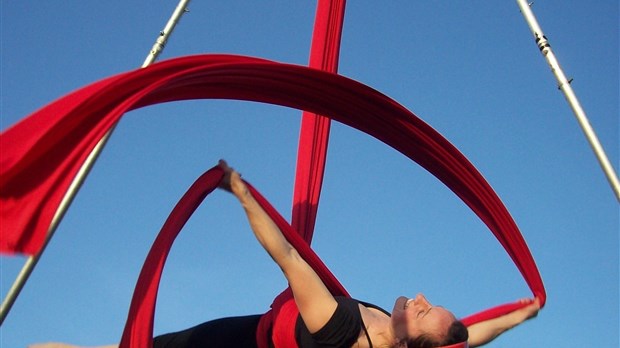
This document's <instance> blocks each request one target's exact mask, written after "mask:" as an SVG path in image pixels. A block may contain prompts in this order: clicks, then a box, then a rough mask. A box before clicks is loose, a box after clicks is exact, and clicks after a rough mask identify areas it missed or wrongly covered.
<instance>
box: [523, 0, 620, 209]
mask: <svg viewBox="0 0 620 348" xmlns="http://www.w3.org/2000/svg"><path fill="white" fill-rule="evenodd" d="M517 4H518V5H519V8H520V9H521V13H522V14H523V17H525V20H526V22H527V24H528V25H529V27H530V30H531V31H532V34H533V35H534V38H535V39H536V45H537V46H538V48H539V49H540V52H541V53H542V55H543V56H544V57H545V59H546V60H547V63H548V64H549V67H550V68H551V71H552V72H553V75H555V78H556V80H557V82H558V87H559V89H560V90H561V91H562V92H563V93H564V97H565V98H566V101H568V104H569V105H570V107H571V109H572V110H573V113H574V114H575V117H576V118H577V121H578V122H579V125H580V126H581V129H582V130H583V132H584V134H585V136H586V138H587V139H588V141H589V143H590V146H591V147H592V150H593V151H594V154H595V155H596V158H597V159H598V161H599V164H600V166H601V168H602V169H603V172H604V173H605V175H606V177H607V181H609V185H610V186H611V188H612V190H613V191H614V193H615V195H616V199H617V200H618V201H619V202H620V182H619V181H618V176H617V174H616V172H615V170H614V168H613V166H612V165H611V163H610V162H609V159H608V158H607V155H606V154H605V150H604V149H603V146H602V145H601V143H600V142H599V140H598V137H597V136H596V133H595V132H594V129H593V128H592V126H591V125H590V122H589V121H588V117H587V116H586V113H585V111H584V110H583V108H582V107H581V104H580V103H579V100H578V99H577V96H576V95H575V93H574V92H573V88H572V87H571V85H570V81H569V80H568V79H567V78H566V76H565V75H564V72H563V71H562V68H561V67H560V64H559V63H558V60H557V59H556V57H555V54H554V53H553V51H552V50H551V46H550V45H549V41H548V40H547V37H546V36H545V34H544V33H543V31H542V29H541V28H540V25H539V24H538V21H537V20H536V17H535V16H534V13H533V12H532V9H531V7H530V4H529V3H528V2H527V1H526V0H517Z"/></svg>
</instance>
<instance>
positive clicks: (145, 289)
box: [120, 166, 349, 348]
mask: <svg viewBox="0 0 620 348" xmlns="http://www.w3.org/2000/svg"><path fill="white" fill-rule="evenodd" d="M223 174H224V172H223V170H222V169H221V168H220V167H218V166H216V167H213V168H211V169H210V170H208V171H207V172H206V173H204V174H203V175H201V176H200V177H199V178H198V179H197V180H196V181H195V182H194V184H192V186H191V187H190V188H189V189H188V191H187V192H186V193H185V195H183V197H182V198H181V200H180V201H179V202H178V203H177V205H176V206H175V207H174V209H173V210H172V213H171V214H170V216H169V217H168V219H166V222H165V223H164V225H163V227H162V229H161V231H160V232H159V234H158V235H157V238H156V239H155V242H154V243H153V245H152V246H151V250H150V251H149V254H148V256H147V258H146V260H145V262H144V265H143V267H142V270H141V272H140V276H139V277H138V282H137V284H136V288H135V290H134V294H133V298H132V301H131V305H130V308H129V314H128V317H127V322H126V324H125V330H124V331H123V336H122V338H121V343H120V347H121V348H125V347H132V348H147V347H152V345H153V322H154V314H155V305H156V302H157V290H158V288H159V283H160V280H161V275H162V272H163V269H164V265H165V262H166V258H167V257H168V254H169V253H170V250H171V248H172V244H173V243H174V240H175V239H176V237H177V236H178V235H179V233H180V232H181V229H182V228H183V226H184V225H185V223H186V222H187V221H188V220H189V218H190V217H191V216H192V214H193V213H194V211H195V210H196V208H198V206H199V205H200V203H202V201H203V200H204V199H205V198H206V197H207V195H208V194H209V193H211V192H212V191H213V190H214V189H216V188H217V187H218V185H219V183H220V181H221V179H222V177H223ZM246 184H247V185H248V188H249V190H250V192H251V193H252V196H254V198H255V199H256V201H257V202H258V203H259V204H260V205H261V206H262V207H263V209H264V210H265V212H266V213H267V214H268V215H269V216H270V217H271V219H272V220H273V221H274V222H275V223H276V225H278V228H280V230H281V231H282V233H283V234H284V236H285V237H286V239H287V240H288V241H289V242H290V243H291V244H292V245H293V246H294V247H295V248H296V249H297V250H298V251H299V254H300V255H301V256H302V257H303V258H304V260H306V262H308V264H309V265H310V266H311V267H312V268H313V269H314V270H316V272H317V273H318V274H319V276H320V277H321V280H323V282H324V283H325V285H326V286H327V288H328V289H329V290H330V292H332V293H333V294H334V295H338V296H349V295H348V293H347V291H346V290H345V289H344V287H343V286H342V285H341V284H340V283H339V282H338V280H337V279H336V277H335V276H334V275H333V274H332V273H331V271H330V270H329V269H328V268H327V266H325V264H324V263H323V262H322V261H321V259H320V258H319V257H318V256H317V255H316V254H315V253H314V252H313V251H312V249H310V247H309V245H308V244H307V243H306V242H305V241H304V240H303V239H302V238H301V237H300V236H299V234H298V233H297V232H296V231H295V230H294V229H293V228H292V227H291V226H290V225H289V224H288V222H286V220H285V219H284V218H283V217H282V216H281V215H280V214H279V213H278V212H277V211H276V210H275V209H274V208H273V206H272V205H271V204H270V203H269V202H268V201H267V200H266V199H265V198H264V197H263V196H262V195H261V194H260V193H259V192H258V191H257V190H256V189H255V188H254V187H252V186H251V185H250V184H249V183H246ZM279 299H281V300H276V301H275V302H274V309H273V318H274V320H273V325H274V326H273V332H274V336H273V338H274V340H275V341H274V342H276V341H277V342H278V343H279V344H280V345H277V347H293V345H291V342H293V343H294V340H295V336H294V334H293V335H291V334H290V333H292V332H294V325H295V320H288V319H289V318H295V319H296V318H297V314H296V313H298V312H297V308H296V306H295V302H294V301H292V294H291V293H290V291H288V290H287V291H285V292H284V293H283V294H282V296H280V297H279ZM278 301H281V302H278ZM270 316H271V314H270ZM278 319H279V320H278ZM269 324H270V325H269V326H263V327H262V330H260V331H259V333H258V334H257V337H258V338H259V339H263V340H265V341H264V342H267V341H266V340H267V339H268V338H267V336H266V332H267V331H268V330H267V329H268V328H269V327H270V326H271V321H270V322H269ZM291 325H292V326H291ZM291 339H292V341H291Z"/></svg>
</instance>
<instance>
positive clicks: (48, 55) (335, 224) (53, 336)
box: [0, 0, 620, 348]
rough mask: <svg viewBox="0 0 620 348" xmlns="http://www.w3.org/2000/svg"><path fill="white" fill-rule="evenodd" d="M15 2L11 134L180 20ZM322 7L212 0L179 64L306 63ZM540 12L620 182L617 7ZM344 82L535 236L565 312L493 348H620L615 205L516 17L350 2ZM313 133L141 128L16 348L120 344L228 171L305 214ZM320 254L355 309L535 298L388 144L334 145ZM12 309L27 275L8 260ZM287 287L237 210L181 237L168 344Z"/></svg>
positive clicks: (232, 120)
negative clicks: (165, 240) (402, 120)
mask: <svg viewBox="0 0 620 348" xmlns="http://www.w3.org/2000/svg"><path fill="white" fill-rule="evenodd" d="M176 3H177V2H176V1H175V0H167V1H163V0H157V1H118V0H114V1H76V0H65V1H2V2H1V3H0V4H1V5H0V6H1V18H0V19H1V29H2V34H1V35H2V36H1V48H0V51H1V53H0V54H1V56H0V57H1V70H0V74H1V81H0V83H1V85H0V86H1V104H0V115H1V127H2V129H6V128H7V127H9V126H10V125H12V124H14V123H15V122H17V121H18V120H20V119H22V118H24V117H26V116H27V115H28V114H30V113H31V112H33V111H35V110H36V109H38V108H40V107H42V106H43V105H45V104H47V103H49V102H51V101H53V100H55V99H56V98H58V97H60V96H62V95H64V94H66V93H68V92H70V91H72V90H74V89H76V88H79V87H81V86H84V85H86V84H88V83H91V82H94V81H96V80H99V79H101V78H104V77H106V76H110V75H113V74H116V73H119V72H123V71H127V70H130V69H134V68H136V67H138V66H140V65H141V64H142V62H143V60H144V58H145V56H146V54H147V52H148V51H149V49H150V48H151V46H152V44H153V42H154V40H155V38H156V36H157V34H158V32H159V31H160V30H161V29H162V28H163V27H164V24H165V22H166V21H167V20H168V18H169V16H170V13H171V12H172V10H173V9H174V7H175V6H176ZM314 11H315V4H314V2H313V1H284V0H280V1H237V0H234V1H200V0H194V1H193V2H192V3H191V5H190V12H189V13H188V14H187V15H185V17H183V19H182V21H181V23H180V25H179V26H178V28H177V29H176V31H175V32H174V34H173V36H172V38H171V40H170V42H169V44H168V46H167V47H166V49H165V51H164V53H163V55H162V57H161V59H167V58H171V57H177V56H183V55H190V54H198V53H235V54H243V55H250V56H257V57H262V58H267V59H272V60H276V61H281V62H289V63H297V64H304V65H305V64H306V63H307V57H308V52H309V44H310V39H311V32H312V25H313V19H314ZM534 12H535V14H536V15H537V17H538V19H539V21H540V24H541V26H542V28H543V30H544V32H545V34H547V37H548V38H549V40H550V42H551V45H552V47H553V49H554V51H555V53H556V55H557V56H558V58H559V60H560V63H561V64H562V66H563V68H564V69H565V72H566V74H567V75H568V76H570V77H572V78H574V82H573V84H572V86H573V88H574V89H575V91H576V93H577V95H578V97H579V98H580V100H581V102H582V104H583V106H584V108H585V110H586V112H587V113H588V115H589V117H590V121H591V123H592V125H593V127H594V128H595V129H596V131H597V133H598V135H599V137H600V140H601V142H602V144H603V146H604V147H605V149H606V151H607V152H608V155H609V157H610V158H611V160H612V162H613V163H614V166H615V168H616V169H617V168H618V158H619V150H620V147H619V143H618V132H619V125H618V119H619V114H620V113H619V110H618V107H619V106H618V104H619V103H618V96H619V87H618V81H619V73H618V64H619V57H618V52H619V50H618V42H619V38H618V35H619V28H618V22H619V19H618V2H617V1H611V0H596V1H574V0H570V1H566V0H563V1H560V0H553V1H551V0H547V1H536V2H535V4H534ZM340 73H341V74H342V75H345V76H347V77H350V78H353V79H355V80H358V81H361V82H363V83H365V84H367V85H369V86H371V87H373V88H375V89H378V90H379V91H382V92H383V93H385V94H387V95H389V96H391V97H392V98H394V99H395V100H397V101H398V102H400V103H401V104H403V105H405V106H406V107H407V108H409V109H410V110H411V111H413V112H414V113H416V114H417V115H418V116H420V117H421V118H422V119H424V120H425V121H426V122H428V123H429V124H430V125H431V126H433V127H434V128H435V129H437V130H438V131H439V132H440V133H442V134H443V135H444V136H445V137H446V138H447V139H449V140H450V141H451V142H452V143H453V144H454V145H456V146H457V147H458V148H459V149H460V150H461V151H462V152H463V153H464V154H465V155H466V156H467V157H468V158H469V159H470V160H471V161H472V162H473V163H474V164H475V165H476V166H477V168H478V169H479V170H480V171H481V172H482V174H483V175H484V176H485V177H486V178H487V180H488V181H489V182H490V183H491V185H492V186H493V187H494V189H495V190H496V191H497V193H498V194H499V196H500V197H501V199H502V200H503V201H504V203H505V204H506V206H507V207H508V209H509V210H510V212H511V213H512V215H513V217H514V218H515V220H516V222H517V224H518V225H519V226H520V228H521V230H522V232H523V234H524V236H525V238H526V240H527V241H528V244H529V246H530V248H531V250H532V252H533V254H534V257H535V259H536V261H537V263H538V266H539V268H540V271H541V273H542V276H543V279H544V281H545V285H546V289H547V292H548V305H547V307H546V308H545V309H544V310H543V311H542V312H541V313H540V315H539V317H538V318H537V319H535V320H533V321H530V322H528V323H526V324H525V325H523V326H521V327H519V328H518V329H515V330H513V331H511V332H509V333H507V334H506V335H504V336H503V337H501V338H500V339H499V340H497V341H496V342H495V343H493V344H491V345H490V347H522V346H523V347H594V346H600V347H617V346H618V327H619V319H618V312H619V302H618V283H619V279H618V266H619V259H618V249H619V242H618V234H619V232H618V231H619V212H618V202H617V201H616V199H615V198H614V196H613V193H612V191H611V189H610V188H609V185H608V184H607V181H606V180H605V177H604V175H603V174H602V171H601V170H600V168H599V166H598V163H597V162H596V160H595V157H594V155H593V153H592V151H591V150H590V148H589V146H588V144H587V142H586V140H585V137H584V136H583V134H582V132H581V130H580V128H579V126H578V125H577V122H576V121H575V119H574V117H573V115H572V112H571V111H570V109H569V107H568V105H567V104H566V102H565V100H564V98H563V96H562V94H561V93H560V92H559V91H558V89H557V88H556V83H555V80H554V79H553V77H552V74H551V72H550V71H549V69H548V67H547V65H546V63H545V61H544V59H543V58H542V56H541V55H540V53H539V51H538V49H537V47H536V45H535V44H534V41H533V39H532V37H531V34H530V32H529V29H528V27H527V25H526V23H525V21H524V19H523V18H522V16H521V14H520V13H519V9H518V7H517V4H516V2H514V1H501V2H500V1H458V2H457V1H450V2H448V1H443V2H419V1H404V0H403V1H350V2H349V4H348V7H347V12H346V19H345V26H344V33H343V39H342V54H341V59H340ZM299 120H300V112H299V111H297V110H292V109H287V108H282V107H275V106H270V105H263V104H256V103H247V102H238V101H191V102H179V103H171V104H167V105H159V106H155V107H149V108H145V109H141V110H138V111H134V112H131V113H129V114H127V115H126V116H125V118H124V119H123V120H122V121H121V123H120V125H119V126H118V128H117V130H116V132H115V133H114V135H113V137H112V139H111V141H110V143H109V145H108V146H107V147H106V148H105V151H104V152H103V154H102V156H101V158H100V160H99V161H98V162H97V164H96V166H95V168H94V170H93V172H92V174H91V175H90V176H89V177H88V180H87V181H86V183H85V185H84V187H83V189H82V190H81V191H80V193H79V195H78V197H77V198H76V200H75V202H74V204H73V205H72V207H71V209H70V210H69V212H68V214H67V216H66V217H65V219H64V220H63V222H62V224H61V226H60V228H59V229H58V232H57V235H56V237H55V238H54V240H53V241H52V243H51V244H50V246H49V248H48V250H47V251H46V252H45V254H44V257H43V258H42V260H41V262H40V264H39V266H38V267H37V268H36V270H35V272H34V274H33V275H32V277H31V280H30V281H29V282H28V284H27V285H26V287H25V289H24V291H23V293H22V295H21V296H20V298H19V299H18V300H17V302H16V304H15V306H14V308H13V310H12V312H11V313H10V315H9V317H8V318H7V320H6V321H5V323H4V325H3V326H2V328H1V329H0V330H1V331H0V346H2V347H3V348H4V347H6V348H12V347H24V346H26V345H27V344H28V343H33V342H41V341H51V340H53V341H65V342H71V343H76V344H81V345H96V344H104V343H114V342H117V341H118V339H119V337H120V334H121V331H122V328H123V325H124V322H125V318H126V315H127V309H128V306H129V301H130V298H131V294H132V291H133V288H134V285H135V281H136V279H137V275H138V272H139V270H140V267H141V265H142V262H143V260H144V258H145V255H146V253H147V251H148V248H149V247H150V245H151V243H152V241H153V239H154V236H155V235H156V233H157V232H158V231H159V228H160V226H161V224H162V223H163V221H164V220H165V218H166V216H167V214H168V213H169V211H170V210H171V208H172V207H173V205H174V204H175V203H176V201H177V200H178V198H179V197H180V196H181V195H182V194H183V193H184V192H185V189H186V188H187V187H188V186H189V185H190V184H191V183H192V182H193V180H194V179H195V178H197V177H198V176H199V175H200V174H201V173H202V172H203V171H204V170H205V169H207V168H209V167H211V166H212V165H214V164H215V163H216V162H217V160H218V159H219V158H226V159H228V161H229V162H230V163H231V164H232V165H233V166H235V167H236V168H238V169H239V170H240V171H241V172H242V173H243V175H244V177H245V178H246V179H248V180H249V181H251V182H252V183H253V184H254V185H255V186H257V187H258V188H259V189H260V190H261V191H262V192H263V194H264V195H265V196H266V197H267V198H268V199H270V200H271V201H272V202H273V203H274V205H275V206H276V207H277V208H278V209H279V210H280V211H281V212H282V213H283V215H285V216H289V215H290V207H291V200H292V187H293V177H294V169H295V161H296V148H297V136H298V133H299ZM313 246H314V247H315V249H316V250H317V252H318V253H319V255H320V256H321V257H322V258H323V259H324V261H325V262H326V263H327V265H328V266H329V267H330V268H331V269H332V271H333V272H334V273H335V274H336V275H337V276H338V277H339V279H340V280H341V281H342V282H343V283H344V284H345V286H346V287H347V289H348V290H349V292H350V293H351V294H352V295H353V296H355V297H357V298H361V299H364V300H367V301H370V302H374V303H377V304H379V305H381V306H383V307H386V308H388V309H390V308H391V307H392V303H393V299H394V298H395V297H396V296H398V295H408V296H413V295H415V294H416V293H418V292H423V293H425V294H426V295H427V297H428V298H429V299H430V300H431V301H432V302H434V303H438V304H442V305H444V306H446V307H448V308H450V309H452V310H453V311H454V312H455V313H456V314H457V315H458V316H464V315H468V314H471V313H473V312H477V311H479V310H481V309H485V308H488V307H490V306H493V305H497V304H500V303H504V302H509V301H513V300H516V299H518V298H521V297H528V296H530V292H529V290H528V288H527V286H526V285H525V283H524V281H523V279H522V277H521V276H520V275H519V273H518V271H517V270H516V268H515V267H514V265H513V264H512V262H511V261H510V260H509V258H508V257H507V256H506V254H505V253H504V251H503V249H502V248H501V247H500V245H499V244H498V243H497V242H496V241H495V240H494V238H493V237H492V236H491V234H490V232H489V231H488V230H487V228H486V227H485V226H484V225H483V224H482V223H481V222H480V221H479V220H478V219H477V217H476V216H475V215H474V214H473V213H472V212H471V211H469V209H467V208H466V207H465V205H464V204H463V203H462V202H461V201H460V200H458V198H457V197H456V196H455V195H454V194H452V193H451V192H450V191H449V190H448V189H446V188H445V187H444V186H443V185H442V184H441V183H440V182H439V181H438V180H436V179H435V178H434V177H433V176H431V175H430V174H428V173H427V172H426V171H424V170H423V169H421V168H420V167H418V166H417V165H416V164H414V163H412V162H410V161H409V160H407V159H405V158H404V156H402V155H400V154H398V153H396V152H395V151H394V150H392V149H390V148H388V147H387V146H385V145H383V144H382V143H380V142H378V141H377V140H375V139H372V138H370V137H368V136H366V135H365V134H362V133H360V132H357V131H355V130H352V129H349V128H347V127H346V126H343V125H340V124H334V125H333V130H332V135H331V144H330V149H329V154H328V165H327V169H326V179H325V184H324V191H323V196H322V200H321V205H320V209H319V215H318V222H317V227H316V234H315V239H314V242H313ZM1 261H2V265H1V267H2V270H1V276H2V280H1V286H2V289H1V290H2V291H1V292H2V295H3V296H4V294H5V293H6V291H7V289H8V287H9V286H10V284H11V283H12V282H13V279H14V278H15V276H16V274H17V272H18V271H19V269H20V268H21V266H22V264H23V262H24V259H23V258H22V257H15V258H11V257H2V258H1ZM284 287H285V282H284V280H283V277H282V276H281V274H280V273H279V270H278V268H277V267H276V266H275V265H273V264H272V262H271V260H270V259H269V257H268V256H267V255H266V253H265V252H264V251H263V250H262V249H261V248H260V247H259V245H258V243H257V242H256V241H255V240H254V238H253V236H252V235H251V232H250V230H249V228H248V227H247V225H246V222H245V220H244V216H243V214H242V211H241V209H240V208H239V207H238V206H237V204H236V202H235V201H234V200H233V198H232V196H229V195H227V194H225V193H222V192H218V193H215V194H214V195H212V197H211V198H210V199H208V201H207V202H206V203H205V204H204V205H203V207H201V208H200V209H199V211H198V212H197V214H196V215H195V216H194V217H193V218H192V220H191V221H190V222H189V224H188V225H187V226H186V228H185V230H184V231H183V233H182V234H181V235H180V237H179V238H178V240H177V242H176V244H175V246H174V248H173V252H172V254H171V255H170V257H169V260H168V263H167V265H166V269H165V272H164V278H163V280H162V284H161V287H160V292H159V300H158V308H157V313H156V323H155V331H156V333H165V332H170V331H173V330H179V329H183V328H187V327H189V326H193V325H195V324H198V323H200V322H202V321H206V320H209V319H213V318H217V317H221V316H228V315H242V314H252V313H261V312H264V311H265V310H266V309H267V308H268V306H269V304H270V302H271V299H272V298H273V296H275V295H276V294H277V293H278V292H279V291H280V290H282V289H283V288H284Z"/></svg>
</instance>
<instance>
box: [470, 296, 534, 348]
mask: <svg viewBox="0 0 620 348" xmlns="http://www.w3.org/2000/svg"><path fill="white" fill-rule="evenodd" d="M524 301H529V300H524ZM539 310H540V301H539V300H538V299H535V300H534V301H533V302H532V303H531V304H529V305H527V306H525V307H523V308H521V309H518V310H516V311H514V312H512V313H509V314H506V315H503V316H501V317H498V318H494V319H490V320H485V321H481V322H479V323H476V324H473V325H471V326H469V327H468V328H467V330H468V331H469V346H470V347H472V348H473V347H479V346H482V345H484V344H487V343H489V342H491V341H492V340H494V339H495V338H497V336H499V335H501V334H502V333H504V332H506V331H508V330H510V329H512V328H513V327H515V326H517V325H519V324H521V323H522V322H524V321H526V320H528V319H531V318H533V317H535V316H536V315H537V314H538V311H539Z"/></svg>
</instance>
